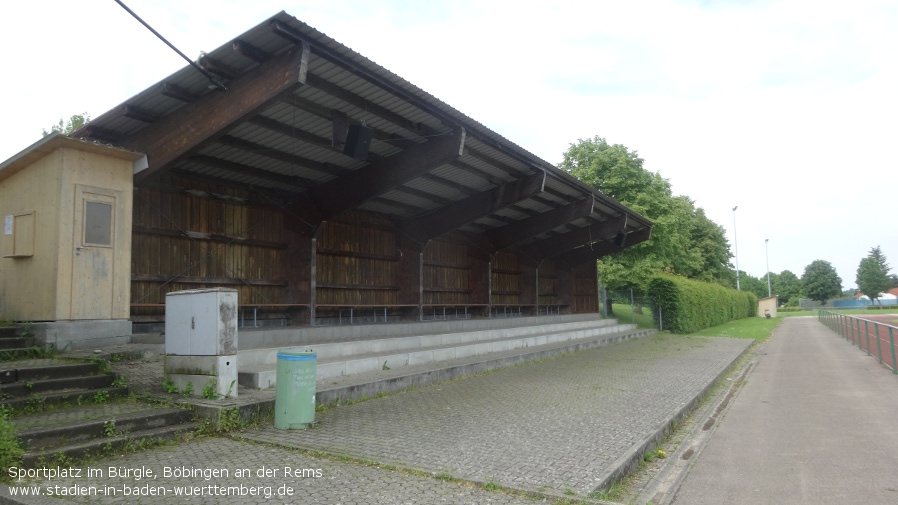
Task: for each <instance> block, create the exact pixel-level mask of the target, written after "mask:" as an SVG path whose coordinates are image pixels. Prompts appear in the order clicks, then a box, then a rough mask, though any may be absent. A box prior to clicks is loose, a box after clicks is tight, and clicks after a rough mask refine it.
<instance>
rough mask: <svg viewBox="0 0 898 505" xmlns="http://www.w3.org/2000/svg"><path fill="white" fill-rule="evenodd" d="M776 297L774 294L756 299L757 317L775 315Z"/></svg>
mask: <svg viewBox="0 0 898 505" xmlns="http://www.w3.org/2000/svg"><path fill="white" fill-rule="evenodd" d="M777 299H778V297H777V296H776V295H773V296H768V297H767V298H761V299H760V300H758V317H767V316H768V315H769V316H770V317H776V304H777V302H776V301H777Z"/></svg>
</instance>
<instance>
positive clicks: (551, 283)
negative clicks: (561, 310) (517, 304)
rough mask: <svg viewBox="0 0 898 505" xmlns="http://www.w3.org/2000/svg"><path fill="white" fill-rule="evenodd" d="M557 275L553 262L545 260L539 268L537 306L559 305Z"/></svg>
mask: <svg viewBox="0 0 898 505" xmlns="http://www.w3.org/2000/svg"><path fill="white" fill-rule="evenodd" d="M558 277H559V273H558V271H557V268H556V265H555V262H554V261H552V260H550V259H549V260H545V261H543V262H542V264H541V265H540V266H539V306H540V307H546V306H557V305H558V304H559V302H558V300H559V298H560V297H559V296H558V290H559V288H560V284H561V283H560V282H559V278H558Z"/></svg>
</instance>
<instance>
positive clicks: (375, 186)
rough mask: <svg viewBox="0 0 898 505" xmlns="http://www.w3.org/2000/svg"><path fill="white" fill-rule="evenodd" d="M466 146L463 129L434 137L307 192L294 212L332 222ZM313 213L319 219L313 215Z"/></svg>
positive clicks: (317, 219) (447, 160) (422, 172)
mask: <svg viewBox="0 0 898 505" xmlns="http://www.w3.org/2000/svg"><path fill="white" fill-rule="evenodd" d="M464 146H465V131H464V129H462V128H459V129H458V130H456V131H454V132H452V133H450V134H446V135H442V136H439V137H434V138H432V139H430V140H428V141H427V142H423V143H421V144H417V145H415V146H414V147H410V148H409V149H406V150H405V151H402V152H400V153H398V154H395V155H393V156H389V157H387V158H383V159H382V160H380V161H378V162H376V163H370V164H368V165H367V166H364V167H362V168H360V169H358V170H354V171H352V172H349V173H346V174H344V175H342V176H341V177H339V178H337V179H331V180H329V181H327V182H324V183H323V184H321V185H319V186H317V187H315V188H312V189H310V190H308V191H307V192H306V195H307V196H308V201H307V202H305V203H300V204H299V205H297V206H296V207H297V208H295V209H294V211H295V212H296V213H301V214H303V215H305V216H307V217H309V218H310V219H313V220H316V221H317V222H320V221H322V220H326V219H329V218H331V217H333V216H335V215H337V214H339V213H341V212H343V211H345V210H349V209H351V208H353V207H355V206H356V205H359V204H360V203H362V202H365V201H366V200H370V199H371V198H374V197H377V196H381V195H382V194H384V193H386V192H388V191H390V190H392V189H395V188H397V187H399V186H401V185H402V184H405V183H406V182H409V181H411V180H413V179H415V178H417V177H420V176H421V174H424V173H426V172H428V171H430V170H433V169H434V168H436V167H439V166H441V165H445V164H446V163H448V162H449V161H451V160H454V159H456V158H458V157H459V156H461V155H462V152H463V150H464ZM312 206H313V207H314V208H312ZM310 211H314V214H317V215H314V216H313V215H310Z"/></svg>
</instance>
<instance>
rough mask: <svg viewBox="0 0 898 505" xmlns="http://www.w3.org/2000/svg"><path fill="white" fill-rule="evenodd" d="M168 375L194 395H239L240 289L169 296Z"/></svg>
mask: <svg viewBox="0 0 898 505" xmlns="http://www.w3.org/2000/svg"><path fill="white" fill-rule="evenodd" d="M165 378H166V380H168V381H171V383H173V384H174V385H175V387H176V388H177V389H178V390H179V391H184V392H186V391H192V392H193V394H194V395H195V396H200V395H202V396H203V397H204V398H209V392H210V391H213V392H214V395H215V396H216V397H218V398H235V397H236V396H237V290H235V289H228V288H214V289H192V290H188V291H174V292H172V293H168V294H167V295H165Z"/></svg>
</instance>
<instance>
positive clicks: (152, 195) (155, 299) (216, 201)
mask: <svg viewBox="0 0 898 505" xmlns="http://www.w3.org/2000/svg"><path fill="white" fill-rule="evenodd" d="M249 197H250V195H249V194H248V193H247V192H244V191H240V190H235V189H230V188H222V187H219V186H213V185H211V184H208V183H204V182H198V181H195V180H186V179H180V178H177V177H167V178H165V180H164V181H163V184H160V185H156V186H153V187H140V188H136V189H135V195H134V214H133V240H132V253H131V279H132V282H131V303H132V304H133V306H132V316H161V315H162V314H164V311H163V310H162V308H159V307H151V306H149V305H154V304H164V303H165V294H166V293H168V292H170V291H178V290H184V289H200V288H211V287H229V288H234V289H236V290H237V291H238V300H240V303H241V304H274V303H284V292H285V288H286V286H287V282H286V280H285V278H284V272H285V270H286V260H287V258H286V250H287V242H288V238H287V236H286V231H285V229H284V226H283V214H282V213H280V212H277V211H275V210H272V209H269V208H264V207H261V206H259V205H254V204H253V203H252V202H251V201H250V198H249ZM136 319H138V320H139V319H140V317H137V318H136Z"/></svg>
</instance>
